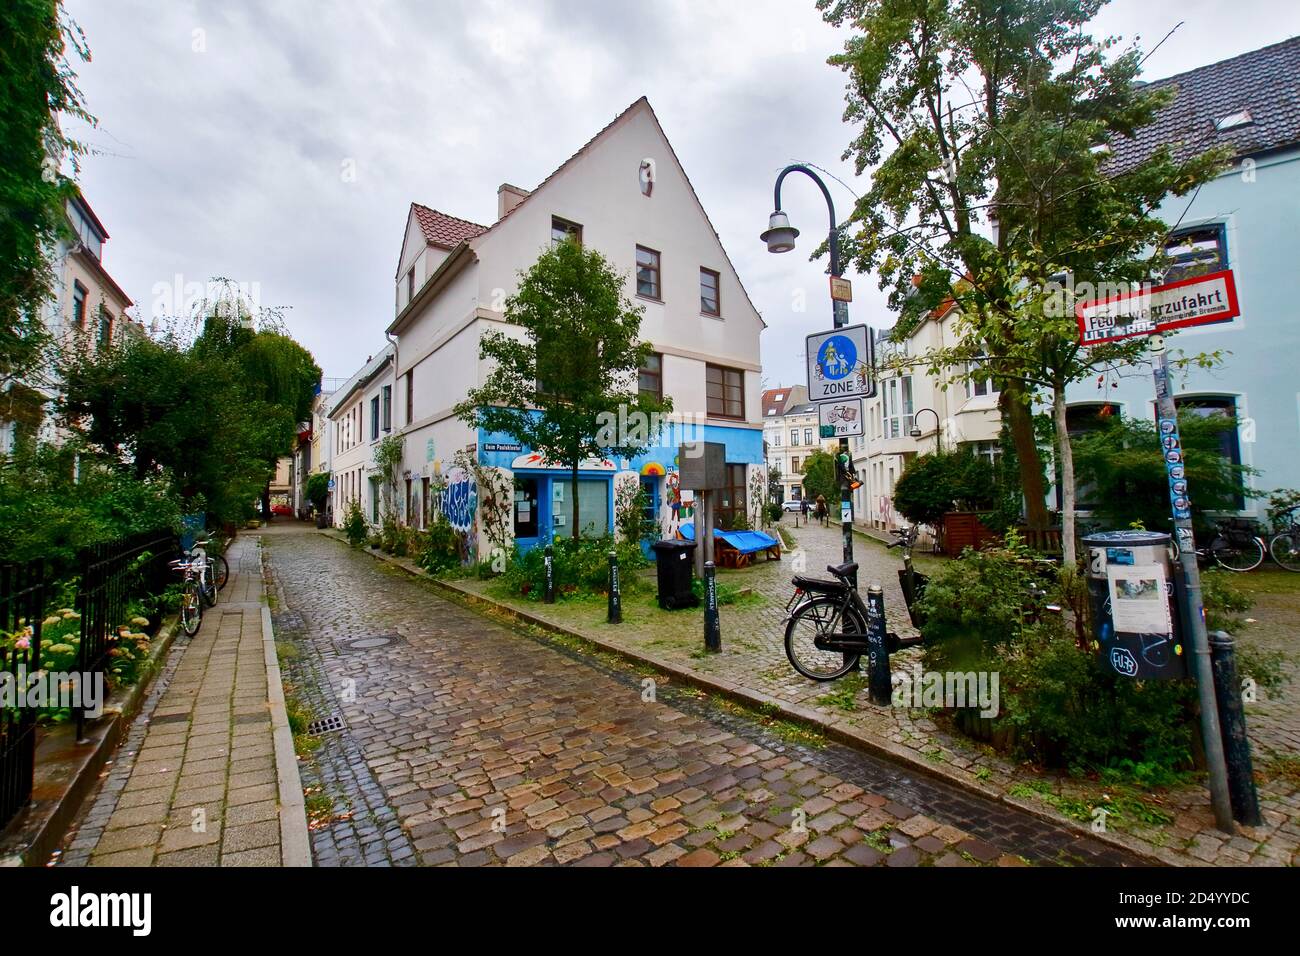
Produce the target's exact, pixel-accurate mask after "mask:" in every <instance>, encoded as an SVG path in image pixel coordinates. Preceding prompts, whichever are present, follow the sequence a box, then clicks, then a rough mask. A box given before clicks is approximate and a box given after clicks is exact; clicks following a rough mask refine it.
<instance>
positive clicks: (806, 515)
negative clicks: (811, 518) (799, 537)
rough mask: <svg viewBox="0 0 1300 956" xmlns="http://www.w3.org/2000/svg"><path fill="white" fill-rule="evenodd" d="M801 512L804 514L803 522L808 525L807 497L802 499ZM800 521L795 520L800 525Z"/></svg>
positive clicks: (800, 503)
mask: <svg viewBox="0 0 1300 956" xmlns="http://www.w3.org/2000/svg"><path fill="white" fill-rule="evenodd" d="M799 513H800V514H801V515H803V523H804V524H805V525H807V524H808V499H807V498H804V499H803V500H802V501H800V502H799ZM798 523H799V522H797V521H796V522H795V524H796V525H798Z"/></svg>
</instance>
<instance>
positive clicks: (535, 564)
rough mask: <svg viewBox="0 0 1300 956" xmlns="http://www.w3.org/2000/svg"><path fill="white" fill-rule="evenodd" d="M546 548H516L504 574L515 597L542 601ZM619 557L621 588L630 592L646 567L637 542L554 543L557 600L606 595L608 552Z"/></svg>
mask: <svg viewBox="0 0 1300 956" xmlns="http://www.w3.org/2000/svg"><path fill="white" fill-rule="evenodd" d="M543 551H544V549H543V548H541V547H535V548H531V549H529V550H528V551H526V552H523V551H520V549H519V548H518V547H517V546H516V548H515V550H514V553H513V554H512V555H511V559H510V561H509V562H508V563H507V566H506V572H505V574H504V575H502V580H503V583H504V586H505V587H506V588H507V589H508V590H509V591H510V592H511V593H513V594H522V595H524V596H526V597H528V598H529V599H530V600H534V601H540V600H541V599H542V598H543V596H544V595H545V591H546V568H545V558H544V554H543ZM610 551H614V552H615V553H616V554H617V555H618V567H619V578H620V588H621V589H622V591H623V592H624V593H631V592H633V591H635V590H637V589H638V588H640V587H641V586H642V585H641V582H640V581H639V580H638V579H637V577H636V575H635V574H634V573H633V572H635V571H637V570H638V569H640V568H644V567H647V566H648V565H649V561H647V560H646V557H645V555H644V554H642V553H641V548H640V546H639V545H638V544H636V542H632V541H619V542H617V543H615V541H614V539H613V537H612V536H611V535H605V536H603V537H600V538H579V539H577V540H575V539H573V538H559V539H557V540H556V541H555V544H554V552H555V559H554V567H553V571H554V575H555V594H556V597H557V598H564V597H573V596H584V595H585V596H590V595H592V594H603V593H605V592H606V591H607V589H608V587H609V552H610Z"/></svg>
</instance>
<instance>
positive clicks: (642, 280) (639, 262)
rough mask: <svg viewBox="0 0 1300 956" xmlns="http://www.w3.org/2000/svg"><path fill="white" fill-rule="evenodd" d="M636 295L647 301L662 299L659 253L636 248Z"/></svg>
mask: <svg viewBox="0 0 1300 956" xmlns="http://www.w3.org/2000/svg"><path fill="white" fill-rule="evenodd" d="M636 294H637V295H640V296H645V298H647V299H659V298H662V295H661V290H660V287H659V253H657V252H655V250H653V249H647V248H646V247H645V246H637V247H636Z"/></svg>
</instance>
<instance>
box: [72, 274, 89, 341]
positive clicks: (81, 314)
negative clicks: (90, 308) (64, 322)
mask: <svg viewBox="0 0 1300 956" xmlns="http://www.w3.org/2000/svg"><path fill="white" fill-rule="evenodd" d="M72 322H73V324H74V325H76V327H77V328H79V329H84V328H85V327H86V287H85V286H84V285H82V284H81V283H80V282H77V281H76V280H75V279H74V280H73V282H72Z"/></svg>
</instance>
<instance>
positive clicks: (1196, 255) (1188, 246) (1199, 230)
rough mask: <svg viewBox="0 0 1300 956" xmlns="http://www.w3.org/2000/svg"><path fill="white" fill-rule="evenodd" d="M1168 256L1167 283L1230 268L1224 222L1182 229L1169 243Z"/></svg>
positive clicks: (1165, 279)
mask: <svg viewBox="0 0 1300 956" xmlns="http://www.w3.org/2000/svg"><path fill="white" fill-rule="evenodd" d="M1165 256H1166V257H1167V259H1168V265H1167V266H1166V267H1165V277H1164V281H1165V282H1177V281H1179V280H1180V279H1192V278H1195V277H1196V276H1203V275H1207V274H1209V273H1211V272H1221V271H1222V270H1224V269H1226V268H1228V238H1227V230H1226V229H1225V228H1224V225H1223V223H1221V222H1215V223H1210V224H1208V225H1205V226H1195V227H1193V228H1190V229H1179V230H1178V231H1177V232H1174V233H1171V234H1170V236H1169V238H1168V239H1167V240H1165ZM1226 321H1231V320H1226Z"/></svg>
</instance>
